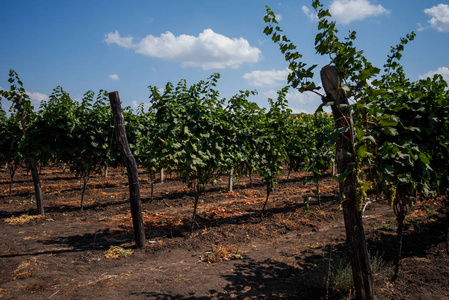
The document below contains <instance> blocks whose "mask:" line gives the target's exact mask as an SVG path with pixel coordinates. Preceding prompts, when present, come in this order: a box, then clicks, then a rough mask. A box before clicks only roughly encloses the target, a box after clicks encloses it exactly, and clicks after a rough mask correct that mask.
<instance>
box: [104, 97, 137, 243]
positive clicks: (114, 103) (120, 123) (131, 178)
mask: <svg viewBox="0 0 449 300" xmlns="http://www.w3.org/2000/svg"><path fill="white" fill-rule="evenodd" d="M109 101H110V102H111V108H112V114H113V116H114V127H115V136H116V139H117V145H118V148H119V150H120V154H121V156H122V159H123V161H124V162H125V165H126V169H127V171H128V183H129V202H130V204H131V216H132V220H133V228H134V240H135V241H136V247H137V248H142V247H143V246H145V229H144V227H143V219H142V204H141V202H140V186H139V177H138V174H137V164H136V159H135V158H134V156H133V154H132V153H131V149H130V148H129V144H128V138H127V136H126V130H125V118H124V117H123V114H122V107H121V104H120V98H119V95H118V92H117V91H116V92H112V93H109Z"/></svg>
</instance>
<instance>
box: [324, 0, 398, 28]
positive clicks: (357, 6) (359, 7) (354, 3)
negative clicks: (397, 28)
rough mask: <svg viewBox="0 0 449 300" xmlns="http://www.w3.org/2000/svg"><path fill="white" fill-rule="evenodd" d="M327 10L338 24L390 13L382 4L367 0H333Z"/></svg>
mask: <svg viewBox="0 0 449 300" xmlns="http://www.w3.org/2000/svg"><path fill="white" fill-rule="evenodd" d="M329 11H330V13H331V14H332V17H333V18H334V19H335V21H337V23H340V24H349V23H351V22H353V21H361V20H364V19H366V18H369V17H374V16H379V15H385V14H389V13H390V11H389V10H387V9H386V8H384V7H383V6H382V5H380V4H379V5H374V4H371V2H370V1H369V0H334V1H332V3H331V5H330V7H329Z"/></svg>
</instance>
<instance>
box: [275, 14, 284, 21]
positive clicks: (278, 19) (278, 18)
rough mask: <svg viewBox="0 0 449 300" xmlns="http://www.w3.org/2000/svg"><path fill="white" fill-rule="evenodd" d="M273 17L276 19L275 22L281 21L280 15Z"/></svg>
mask: <svg viewBox="0 0 449 300" xmlns="http://www.w3.org/2000/svg"><path fill="white" fill-rule="evenodd" d="M274 16H275V17H276V21H278V22H279V21H280V20H282V15H280V14H276V15H274Z"/></svg>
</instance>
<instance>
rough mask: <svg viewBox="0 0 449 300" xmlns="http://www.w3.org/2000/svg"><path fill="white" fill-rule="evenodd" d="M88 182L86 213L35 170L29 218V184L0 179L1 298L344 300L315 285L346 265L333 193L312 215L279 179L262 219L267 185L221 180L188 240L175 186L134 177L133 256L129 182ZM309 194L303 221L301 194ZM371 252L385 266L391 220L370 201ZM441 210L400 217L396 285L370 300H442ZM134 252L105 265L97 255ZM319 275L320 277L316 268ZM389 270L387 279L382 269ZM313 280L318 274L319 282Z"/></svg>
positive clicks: (386, 285) (390, 250)
mask: <svg viewBox="0 0 449 300" xmlns="http://www.w3.org/2000/svg"><path fill="white" fill-rule="evenodd" d="M121 172H122V171H121V170H113V171H112V172H111V173H110V175H109V177H108V178H107V179H105V178H103V177H102V176H94V177H93V178H92V179H91V180H90V181H89V185H88V189H87V191H86V199H85V209H84V210H83V211H81V210H80V208H79V206H80V195H81V192H80V182H79V179H78V178H76V177H75V176H74V175H71V174H65V173H63V171H62V170H61V169H60V168H44V169H42V170H41V173H42V175H41V180H42V186H43V191H44V197H45V210H46V215H45V216H44V217H34V215H35V212H36V210H35V204H34V201H33V197H34V196H33V188H32V182H31V179H30V176H27V174H26V173H25V172H23V171H21V172H19V174H18V175H17V176H16V178H15V183H14V184H13V186H12V195H11V196H10V195H9V179H8V178H9V177H8V174H7V173H6V172H5V171H4V170H2V172H1V173H0V299H2V300H3V299H348V298H351V297H352V296H353V295H354V291H353V290H338V289H334V288H332V287H329V286H327V285H326V280H324V281H323V282H324V284H323V282H321V283H320V282H319V280H318V278H319V276H321V275H322V274H324V275H326V272H324V273H323V272H321V273H320V271H319V270H323V268H322V266H328V265H329V263H328V262H329V260H335V259H336V258H337V257H339V256H340V257H344V256H345V253H346V248H345V232H344V225H343V218H342V212H341V211H340V210H339V209H338V204H337V203H336V202H335V201H336V198H337V197H336V192H337V184H336V182H335V181H334V180H333V179H331V178H330V176H329V177H327V178H325V179H323V180H322V182H321V185H322V187H321V198H322V202H323V204H322V207H321V208H320V207H319V206H318V204H317V201H316V197H315V196H314V194H313V193H312V190H313V188H314V185H313V184H311V183H308V184H305V183H304V182H303V180H304V178H305V177H306V176H307V173H304V172H301V173H292V174H291V175H290V176H289V178H287V172H283V174H282V176H281V177H280V182H279V184H278V185H277V187H276V189H275V191H274V193H273V194H272V195H271V197H270V200H269V204H268V209H267V211H266V213H265V215H264V216H263V217H262V218H261V217H260V216H259V213H260V209H261V207H262V205H263V202H264V200H265V186H264V185H263V182H262V180H261V178H259V177H257V176H254V177H253V180H252V181H253V183H252V186H251V185H250V182H249V180H248V179H247V178H241V179H240V180H239V182H237V183H235V186H234V191H233V192H229V191H228V190H227V187H226V182H227V178H226V177H220V178H219V180H218V182H217V183H216V184H215V185H213V186H209V187H208V188H207V191H206V193H205V194H204V195H202V196H201V198H200V204H199V216H198V218H197V224H196V228H195V230H194V232H193V233H191V232H190V225H191V223H190V222H191V221H190V220H191V214H192V212H193V194H192V193H191V192H190V190H189V189H188V187H187V186H186V185H185V184H183V183H182V182H180V181H179V180H178V179H177V178H176V177H175V176H172V177H169V178H168V179H167V181H166V182H165V183H160V182H156V183H155V185H154V198H153V200H152V201H151V199H150V184H149V183H148V179H147V176H146V175H145V174H143V173H142V174H140V177H141V192H142V206H143V216H144V223H145V229H146V237H147V242H148V244H147V246H146V247H144V248H143V249H139V250H136V249H134V248H133V245H134V244H133V232H132V222H131V218H130V211H129V202H128V200H127V177H126V175H123V174H122V173H121ZM304 195H309V196H311V200H310V207H309V210H308V212H307V213H304V212H303V207H304V204H303V196H304ZM364 223H365V231H366V234H367V239H368V246H369V249H370V252H371V253H378V255H379V256H381V257H382V258H383V259H384V260H385V261H386V262H392V261H393V258H394V253H395V238H396V233H395V226H396V223H395V218H394V215H393V213H392V209H391V208H390V207H389V206H388V205H386V204H385V203H384V202H382V201H380V202H377V203H374V204H370V205H369V206H368V207H367V210H366V211H365V214H364ZM444 228H445V219H444V218H443V216H442V214H441V208H440V206H439V203H437V202H436V201H433V200H426V201H425V202H424V203H421V204H418V205H416V206H415V207H414V208H412V209H411V210H410V212H409V215H408V216H407V218H406V231H405V236H404V251H403V259H402V265H401V269H400V274H399V278H398V279H397V280H396V281H395V282H393V283H392V282H390V276H391V272H390V274H389V275H386V276H382V275H381V274H375V290H376V297H377V298H378V299H449V264H448V259H449V256H448V255H447V254H446V250H445V234H444V233H445V230H444ZM111 246H120V247H123V249H125V250H134V252H133V253H132V254H131V255H129V256H127V257H120V258H115V259H114V258H108V257H107V256H106V255H105V254H107V253H108V252H107V250H108V249H109V248H110V247H111ZM324 269H325V268H324ZM387 271H388V270H387ZM319 274H321V275H319Z"/></svg>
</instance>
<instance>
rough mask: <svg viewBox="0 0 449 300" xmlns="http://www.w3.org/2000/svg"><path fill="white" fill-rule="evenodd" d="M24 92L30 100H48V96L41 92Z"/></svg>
mask: <svg viewBox="0 0 449 300" xmlns="http://www.w3.org/2000/svg"><path fill="white" fill-rule="evenodd" d="M26 94H27V95H28V96H29V97H30V100H31V101H35V102H42V101H47V100H48V96H47V95H45V94H42V93H38V92H33V93H31V92H26Z"/></svg>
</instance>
